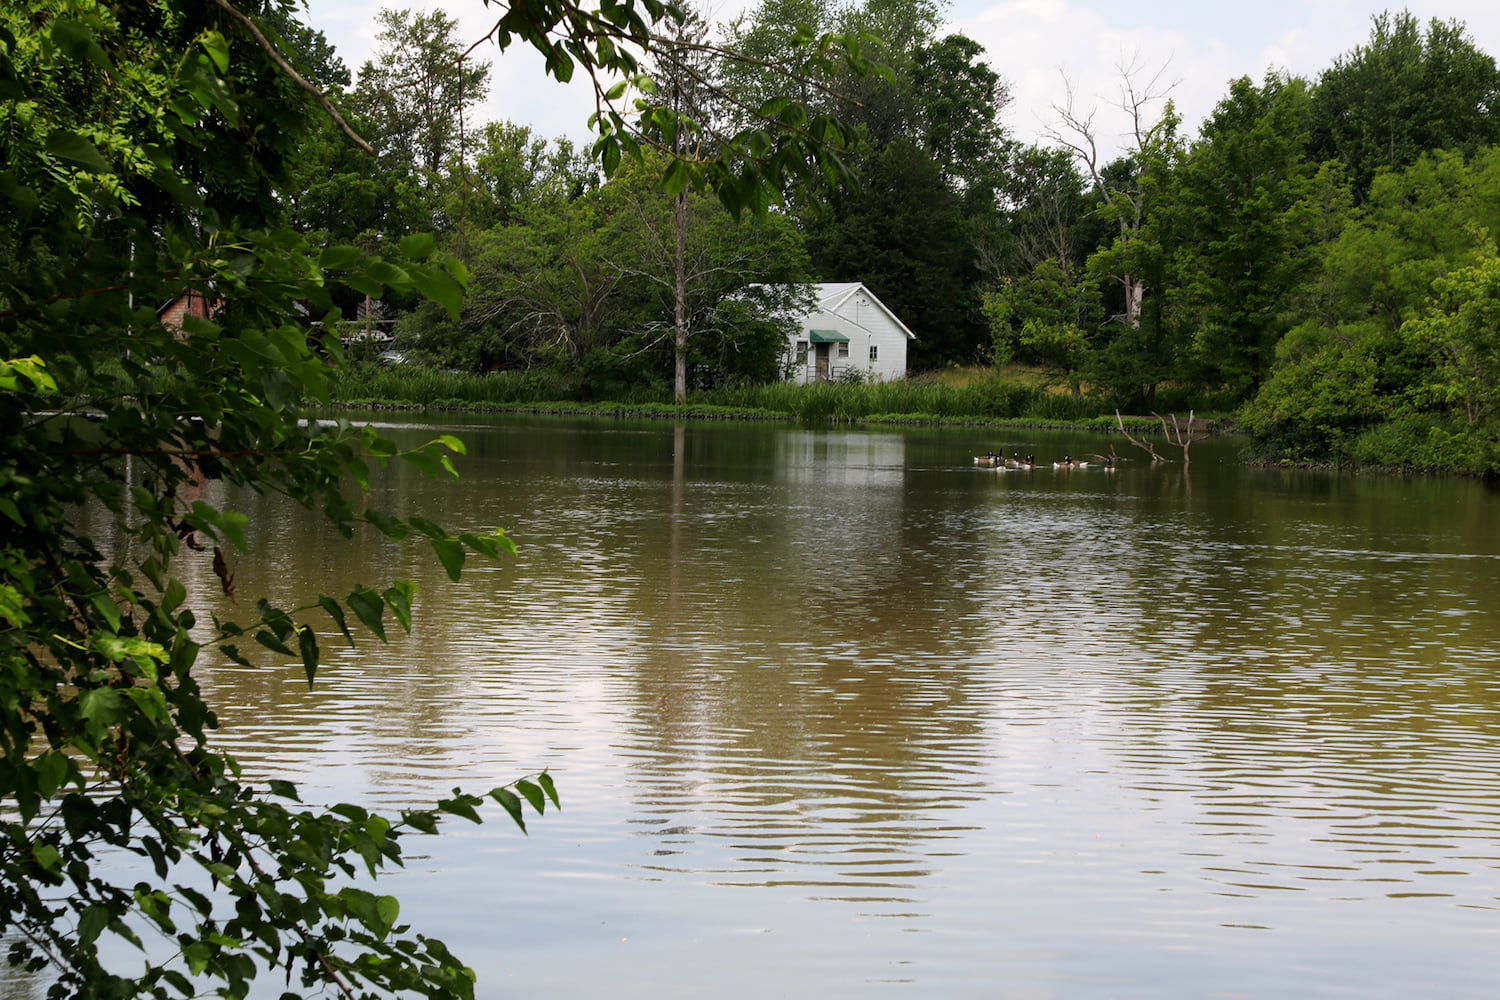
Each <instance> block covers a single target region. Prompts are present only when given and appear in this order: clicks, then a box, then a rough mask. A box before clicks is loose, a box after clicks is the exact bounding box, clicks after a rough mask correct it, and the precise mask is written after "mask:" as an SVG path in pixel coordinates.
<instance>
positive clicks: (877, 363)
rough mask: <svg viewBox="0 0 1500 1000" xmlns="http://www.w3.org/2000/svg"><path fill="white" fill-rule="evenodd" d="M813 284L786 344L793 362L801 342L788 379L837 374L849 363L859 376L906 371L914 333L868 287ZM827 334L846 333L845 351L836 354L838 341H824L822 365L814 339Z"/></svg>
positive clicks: (903, 374)
mask: <svg viewBox="0 0 1500 1000" xmlns="http://www.w3.org/2000/svg"><path fill="white" fill-rule="evenodd" d="M813 290H814V294H815V295H816V297H817V304H816V306H815V307H814V309H813V311H812V312H811V313H810V314H809V315H808V316H807V317H806V318H805V319H804V320H803V321H802V323H801V329H800V331H799V332H798V334H797V335H796V336H795V337H794V338H792V339H791V341H790V343H789V344H788V350H789V352H790V356H791V358H792V359H793V361H794V362H796V360H797V358H798V354H799V352H800V351H801V346H802V345H804V344H805V345H806V346H807V356H806V360H805V361H804V362H802V363H799V364H796V365H795V367H794V370H793V373H792V379H793V381H796V382H813V381H816V380H818V379H819V378H820V377H822V378H828V379H838V378H840V377H843V376H844V375H845V373H847V372H848V371H849V370H851V369H859V370H860V371H862V372H863V373H864V377H865V378H867V379H872V380H881V381H891V380H895V379H902V378H905V377H906V347H907V343H908V342H909V341H911V340H914V339H916V338H915V337H914V336H913V334H912V332H911V331H910V330H909V329H907V327H906V325H905V324H903V323H902V322H901V321H900V320H899V319H897V318H896V316H895V315H893V314H892V313H891V311H890V310H889V309H887V308H886V307H885V305H884V304H883V303H882V302H881V301H880V300H879V299H877V298H876V297H875V296H874V294H873V293H872V292H870V290H869V289H867V288H865V287H864V285H862V284H859V283H858V282H841V283H830V284H822V285H814V286H813ZM828 334H832V335H835V336H839V337H847V338H848V353H847V355H841V353H840V347H841V346H842V344H841V343H839V342H835V343H828V344H827V346H826V359H827V365H826V367H820V365H819V354H820V352H821V351H822V350H823V349H821V348H820V346H819V345H818V344H817V343H816V341H817V339H818V338H819V337H820V336H827V335H828ZM871 347H874V348H875V357H874V358H873V359H872V358H871V357H870V348H871Z"/></svg>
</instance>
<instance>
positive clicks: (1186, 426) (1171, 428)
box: [1115, 410, 1202, 472]
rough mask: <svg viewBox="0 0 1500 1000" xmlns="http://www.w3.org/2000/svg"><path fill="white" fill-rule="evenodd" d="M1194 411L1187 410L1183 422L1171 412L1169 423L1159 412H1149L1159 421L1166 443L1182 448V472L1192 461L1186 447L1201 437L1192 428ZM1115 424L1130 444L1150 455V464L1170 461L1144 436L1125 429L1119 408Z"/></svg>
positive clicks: (1200, 434) (1188, 447) (1116, 412)
mask: <svg viewBox="0 0 1500 1000" xmlns="http://www.w3.org/2000/svg"><path fill="white" fill-rule="evenodd" d="M1195 412H1196V411H1193V410H1189V411H1188V415H1187V421H1186V422H1185V423H1184V422H1183V421H1182V420H1180V419H1179V418H1178V416H1177V414H1175V413H1174V414H1172V423H1171V424H1170V425H1169V424H1168V423H1167V418H1166V417H1164V416H1162V415H1161V414H1160V413H1153V414H1151V415H1152V416H1153V417H1155V418H1156V419H1157V420H1159V421H1161V432H1162V436H1163V437H1165V438H1166V439H1167V444H1169V445H1171V446H1172V447H1174V448H1181V449H1182V469H1183V471H1184V472H1186V471H1187V469H1188V465H1189V464H1190V462H1191V461H1192V457H1191V455H1190V453H1189V451H1188V449H1190V448H1192V446H1193V442H1194V441H1196V440H1198V438H1200V437H1202V433H1201V432H1200V431H1195V430H1194V429H1193V422H1194V420H1195V419H1196V418H1195V416H1194V414H1195ZM1115 425H1116V426H1118V427H1119V428H1120V433H1121V434H1124V435H1125V440H1127V441H1129V442H1130V443H1131V444H1133V445H1135V446H1136V447H1137V448H1139V449H1141V450H1142V451H1144V452H1145V453H1146V454H1148V455H1150V456H1151V464H1152V465H1155V464H1156V463H1157V462H1166V461H1170V460H1169V459H1166V458H1163V457H1162V456H1161V455H1160V454H1158V453H1157V451H1156V447H1155V446H1154V445H1152V444H1151V442H1150V441H1147V440H1145V439H1144V438H1137V437H1135V436H1133V435H1132V434H1131V433H1130V431H1128V430H1126V429H1125V418H1124V417H1122V416H1120V411H1119V410H1116V411H1115Z"/></svg>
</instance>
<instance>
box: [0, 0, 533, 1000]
mask: <svg viewBox="0 0 1500 1000" xmlns="http://www.w3.org/2000/svg"><path fill="white" fill-rule="evenodd" d="M34 6H35V7H36V9H34V10H31V11H29V12H27V13H26V14H25V15H24V16H23V15H22V13H21V12H20V11H19V9H13V8H5V10H4V11H3V12H0V164H3V167H0V206H3V207H0V453H3V454H4V456H5V461H4V464H3V465H0V933H4V934H5V936H6V938H7V942H8V944H9V956H8V957H9V959H10V961H11V962H12V963H13V964H17V965H20V966H22V967H24V968H27V969H30V970H33V971H36V972H41V971H43V970H45V974H46V977H47V979H48V981H49V982H50V986H49V987H48V990H49V995H52V996H56V997H62V996H95V997H127V996H154V997H169V996H197V995H201V994H203V993H204V992H205V991H214V992H217V993H218V994H219V995H223V996H232V997H233V996H244V995H246V994H247V993H248V991H249V989H250V983H251V981H252V980H253V979H255V978H256V977H257V976H258V975H261V974H264V973H266V972H267V971H269V970H275V971H276V973H277V975H278V976H280V977H283V978H284V979H285V981H286V984H287V988H288V990H289V993H288V994H287V995H291V993H290V991H291V990H293V989H294V987H293V986H292V980H293V979H294V978H295V979H296V980H297V983H298V984H299V985H298V987H297V988H296V989H297V991H298V992H299V993H301V992H305V991H306V990H308V989H331V990H333V991H334V992H336V993H338V994H340V995H343V996H348V997H353V996H372V995H384V994H391V993H400V994H409V995H421V996H430V997H454V996H458V997H465V996H473V994H474V985H473V976H472V973H471V972H470V971H469V970H468V969H467V968H466V967H465V966H464V965H463V964H462V962H460V961H459V960H458V959H457V958H456V957H455V956H454V955H452V954H451V953H450V952H449V951H448V950H447V949H446V947H444V946H443V944H442V943H441V942H439V941H435V940H432V939H429V938H426V937H423V936H422V935H419V934H418V935H412V934H410V933H409V931H408V929H407V928H405V927H404V926H402V925H400V924H399V923H398V919H399V907H398V905H397V904H396V902H395V900H394V899H393V898H391V897H389V896H382V895H377V894H375V893H373V892H371V891H369V890H368V889H367V888H365V887H364V885H363V883H364V880H365V879H367V878H369V877H371V876H374V875H375V874H376V873H378V872H379V871H380V870H381V869H383V868H386V867H388V866H390V865H399V864H400V863H401V860H402V841H403V838H404V837H407V836H410V835H413V834H429V833H433V832H435V831H436V830H437V829H438V828H439V824H440V821H441V819H442V818H443V817H461V818H465V819H469V820H477V819H478V818H479V813H478V812H477V806H478V804H479V802H481V801H493V802H495V803H496V804H498V805H499V806H500V807H501V808H502V809H503V810H504V811H505V813H506V814H507V815H508V816H510V817H511V818H512V819H514V821H515V822H516V823H517V824H518V825H520V826H521V827H522V828H523V829H524V822H523V816H522V806H523V804H524V805H529V806H530V808H531V809H533V810H535V811H538V812H540V811H541V810H543V809H544V808H545V807H546V805H547V804H548V803H549V802H550V803H551V804H552V805H553V806H556V805H557V802H558V799H557V792H556V789H555V787H554V786H553V784H552V781H551V778H550V777H549V776H548V775H546V774H545V773H544V774H541V775H539V776H535V777H533V778H529V779H522V780H519V781H516V782H514V783H512V784H510V785H508V786H502V787H500V788H496V789H492V790H491V791H490V792H488V793H487V794H486V796H484V797H476V796H471V795H465V794H463V793H458V792H455V793H454V795H453V796H452V797H451V798H448V799H445V800H443V801H441V802H439V803H438V804H437V805H436V806H435V807H434V808H432V809H428V810H409V811H407V812H405V813H404V814H403V815H402V816H401V817H400V818H399V819H398V820H396V821H391V820H389V819H386V818H384V817H381V816H378V815H375V814H373V813H370V812H369V811H367V810H365V809H364V808H362V807H360V806H356V805H334V806H332V807H327V808H321V807H319V808H311V807H302V806H300V805H299V804H298V803H297V793H296V789H295V788H294V787H293V786H292V785H290V784H288V783H286V782H281V781H271V782H270V783H269V784H268V785H264V786H262V785H257V784H255V783H253V782H251V781H250V780H247V779H246V777H245V776H244V775H243V774H242V772H241V768H240V765H239V763H238V762H237V761H236V760H235V759H234V758H233V757H232V756H231V755H229V754H226V753H224V752H223V751H221V750H217V749H215V748H214V746H213V745H212V742H211V738H210V737H211V734H212V732H213V730H214V728H215V726H216V724H217V720H216V717H215V714H214V711H213V709H212V706H211V705H210V704H209V703H208V702H207V701H205V699H204V697H203V695H202V693H201V691H200V689H199V687H198V683H197V681H196V679H195V676H194V669H195V666H196V665H197V664H198V662H199V660H200V655H201V654H202V653H203V652H204V650H205V648H206V647H207V648H211V649H213V650H214V651H215V654H216V655H217V656H219V657H223V658H226V659H228V660H233V661H237V662H240V663H245V664H249V663H251V662H252V656H253V657H256V658H260V659H269V660H270V661H271V663H272V664H276V665H278V666H279V664H282V663H285V662H286V661H287V660H292V661H293V662H300V664H301V666H302V669H303V671H304V672H305V674H306V676H307V678H308V681H309V683H311V682H312V681H313V679H314V677H315V675H316V672H317V669H318V665H319V662H320V657H321V654H322V650H321V641H322V640H321V639H320V636H322V635H329V634H331V635H334V636H336V637H340V638H342V639H343V640H344V641H346V642H348V643H351V644H352V643H353V642H354V641H355V635H356V632H357V631H358V632H361V633H365V634H368V635H373V636H374V637H375V638H377V639H380V640H384V639H385V638H386V635H387V626H386V622H387V620H388V618H394V619H395V621H396V622H397V624H398V625H399V626H400V628H402V629H403V630H409V629H410V627H411V613H412V604H413V601H414V598H415V591H414V588H413V587H412V585H411V584H410V583H409V582H405V581H396V582H394V583H391V584H389V585H385V586H382V587H378V588H376V587H369V586H366V585H364V584H360V585H358V586H356V587H355V588H354V589H353V590H352V591H350V592H349V593H348V594H347V595H346V596H345V597H342V598H335V597H330V596H327V595H323V596H320V597H318V598H317V599H316V600H315V601H311V602H309V603H308V604H307V606H306V607H303V608H298V609H294V610H285V609H281V608H277V607H275V606H273V605H271V604H270V603H269V602H267V601H265V600H258V601H251V603H252V605H253V607H254V608H255V613H254V617H253V619H252V620H250V621H249V622H247V623H245V624H237V623H235V622H230V621H218V620H215V621H213V623H212V627H211V628H206V627H205V621H204V619H205V617H206V616H205V615H203V614H202V613H201V611H200V610H195V609H201V608H202V606H203V605H204V603H205V602H206V601H207V600H208V599H209V598H210V597H211V596H212V595H210V594H205V593H193V592H192V591H191V584H190V581H191V580H192V579H194V577H195V574H193V573H190V572H186V570H187V569H189V568H191V564H192V563H194V562H198V563H200V564H201V563H203V562H209V563H210V564H211V566H212V571H213V575H212V576H211V577H209V578H208V579H209V580H210V581H216V583H217V586H218V588H220V589H222V591H223V592H224V593H225V594H227V595H229V596H231V597H233V596H235V595H234V574H233V572H232V569H231V563H232V561H233V560H234V559H235V558H236V555H235V553H236V552H241V553H242V552H244V551H246V549H247V535H248V534H249V533H250V532H251V531H252V530H260V531H267V530H274V528H273V527H272V526H269V525H251V524H250V523H249V521H248V519H247V518H246V517H245V515H243V514H241V513H239V512H237V511H236V510H234V509H233V508H232V506H231V505H232V504H233V503H234V500H233V497H235V496H237V495H243V494H244V492H246V491H249V492H259V493H274V494H279V495H282V496H284V497H287V498H289V499H290V500H291V501H294V502H295V503H296V504H298V505H300V507H302V508H304V509H306V510H307V511H308V512H310V513H316V514H317V515H319V516H322V517H324V518H326V519H327V521H328V522H329V523H330V525H331V527H332V528H333V529H334V530H336V531H337V532H339V533H340V534H342V535H344V536H346V537H347V536H350V535H352V534H353V533H354V532H355V531H356V530H358V529H360V528H361V526H364V530H374V531H378V532H380V533H381V534H383V535H385V536H386V537H389V538H391V539H402V538H411V539H424V540H425V541H426V543H427V544H428V545H430V546H431V547H432V549H433V550H434V552H435V554H436V555H437V557H438V558H439V559H440V560H441V562H442V563H443V565H444V567H445V568H446V569H447V571H448V574H449V576H450V577H452V578H454V579H457V578H458V576H459V573H460V571H461V568H462V567H463V565H464V563H465V560H466V559H467V558H468V557H470V556H480V557H486V558H490V557H495V556H499V555H501V554H503V553H507V552H510V551H512V547H511V542H510V539H509V538H507V537H506V536H505V534H504V533H503V532H501V531H498V530H491V529H480V528H468V529H463V530H449V529H446V528H444V527H442V526H439V525H438V524H436V523H434V522H432V521H429V520H426V519H423V518H420V517H405V518H403V517H396V516H394V515H391V514H389V513H386V512H384V511H382V510H380V509H378V508H377V507H375V506H365V505H363V504H361V503H360V502H359V498H360V497H361V496H362V495H364V493H365V491H367V490H368V488H369V485H370V478H371V473H372V470H373V469H375V468H376V467H378V466H380V465H383V464H386V463H389V462H404V463H407V464H410V465H412V466H414V467H416V468H417V469H419V470H421V471H422V472H424V473H426V474H428V475H433V476H451V475H455V474H456V470H455V467H454V465H453V456H455V455H461V454H462V452H463V446H462V444H461V442H459V441H458V440H457V439H456V438H452V437H449V436H446V435H445V436H440V437H438V438H436V439H434V440H433V441H431V442H428V443H427V444H425V445H423V446H421V447H418V448H414V449H402V448H399V447H398V446H397V445H396V444H395V443H394V442H392V441H390V440H388V439H386V438H384V437H382V436H381V435H380V434H379V433H377V432H376V431H375V430H374V429H372V428H369V427H358V426H352V425H350V424H349V423H347V422H345V421H318V420H308V419H306V418H305V416H304V414H303V411H302V406H303V403H304V401H309V400H310V401H313V402H315V403H317V402H322V403H326V402H327V401H328V400H329V392H330V381H331V379H332V378H333V377H334V374H335V373H336V371H337V370H338V368H339V366H340V365H342V363H343V353H342V349H341V347H340V345H339V343H338V342H337V340H336V339H334V338H332V337H331V336H329V335H327V334H325V333H324V332H323V331H324V330H327V329H329V328H331V326H332V323H330V322H328V321H329V320H331V319H333V318H335V317H336V316H337V312H336V310H335V309H334V305H333V303H334V298H333V295H334V291H335V290H336V289H337V288H339V287H340V286H342V287H343V288H346V289H349V290H352V292H353V293H355V294H358V295H369V296H371V297H382V296H388V295H392V294H406V295H422V296H424V297H427V298H429V299H431V300H433V301H435V302H437V303H438V304H439V305H441V306H443V307H445V308H446V309H448V310H449V311H450V312H452V313H456V312H457V310H458V307H459V304H460V300H461V296H462V294H463V289H464V286H465V284H466V282H467V274H466V272H465V271H464V269H463V267H462V266H461V265H460V264H459V263H458V262H457V261H456V260H454V259H452V258H449V257H446V256H444V255H442V254H439V253H438V252H437V251H436V247H435V243H434V241H433V240H432V239H431V237H423V236H409V237H407V238H405V239H402V240H400V241H399V244H398V245H397V247H396V249H395V251H394V252H393V253H391V254H388V255H387V256H386V257H383V258H382V257H376V256H370V255H367V254H365V253H362V252H360V251H359V250H357V249H355V248H352V247H337V246H335V247H321V248H320V247H314V246H311V245H309V244H308V243H307V241H306V240H305V239H304V238H303V237H301V236H300V235H298V234H297V233H295V232H292V231H290V230H289V229H287V228H286V227H285V226H283V225H282V224H281V223H280V221H279V214H278V209H277V204H278V203H277V200H276V198H275V197H274V192H275V189H276V185H277V183H278V182H279V180H280V178H281V177H282V176H283V174H284V171H285V168H286V166H287V164H288V161H289V159H290V158H291V157H292V156H293V155H294V153H295V150H296V146H295V143H296V142H297V139H298V136H300V135H301V134H303V132H304V130H305V127H306V126H307V124H308V122H309V121H310V118H311V116H312V115H314V114H316V113H318V111H317V109H316V108H315V107H314V106H313V104H312V102H311V99H310V98H309V97H308V96H307V94H306V93H305V91H303V90H302V89H300V88H299V87H297V86H293V85H292V84H290V83H289V82H288V80H287V78H286V76H285V74H284V73H283V72H282V70H281V67H280V65H279V63H278V62H277V61H276V60H274V59H272V58H271V57H270V56H269V55H268V53H267V51H266V49H265V47H264V46H263V44H261V43H260V42H258V41H257V40H256V39H255V38H253V37H251V36H250V35H249V34H248V33H247V30H246V24H245V20H244V18H243V17H240V16H237V15H234V12H226V11H225V10H224V9H223V8H224V5H223V4H219V5H204V4H200V3H194V2H190V0H170V2H167V3H153V4H149V5H148V4H139V5H134V4H130V3H127V4H124V5H111V6H106V5H103V4H99V3H95V2H92V0H44V2H43V3H41V4H39V5H34ZM137 7H140V8H141V9H139V10H137V9H136V8H137ZM146 7H150V8H151V11H150V13H151V16H149V17H147V16H145V15H146V11H145V8H146ZM178 299H181V300H185V301H187V302H189V303H194V304H196V305H195V307H194V308H191V309H189V310H188V314H187V315H186V316H185V317H184V318H183V319H182V321H181V322H180V323H179V324H172V325H168V324H165V323H164V322H162V320H161V318H160V316H159V315H158V313H157V310H156V308H155V307H156V306H157V305H159V304H161V303H166V302H171V301H173V300H178ZM351 487H352V488H351ZM230 488H232V489H230ZM235 491H239V492H235ZM247 637H248V639H249V640H250V642H249V643H248V644H245V643H244V640H245V639H246V638H247ZM265 668H266V669H269V668H273V667H271V666H270V665H268V666H267V667H265ZM132 857H134V858H137V859H140V860H139V861H136V862H134V863H132V864H127V863H125V862H126V861H128V860H129V859H130V858H132ZM141 864H145V865H146V866H147V868H148V871H149V874H148V875H147V876H146V877H145V878H142V876H141V874H140V871H139V869H140V866H141ZM110 938H114V939H117V940H119V941H123V942H126V943H128V944H131V945H134V946H137V947H138V948H139V949H140V959H139V961H137V962H135V963H131V965H130V967H129V968H121V967H117V966H116V967H111V966H112V965H114V963H118V962H119V958H118V955H119V949H118V948H106V947H105V942H106V940H108V939H110ZM107 955H114V956H115V958H113V959H110V960H107V959H106V958H105V957H104V956H107Z"/></svg>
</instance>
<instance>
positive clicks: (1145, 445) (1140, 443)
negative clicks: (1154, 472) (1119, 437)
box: [1115, 410, 1166, 465]
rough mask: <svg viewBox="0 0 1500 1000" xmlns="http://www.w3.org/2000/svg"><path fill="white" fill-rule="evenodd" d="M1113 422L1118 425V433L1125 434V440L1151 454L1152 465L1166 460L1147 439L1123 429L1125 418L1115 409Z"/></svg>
mask: <svg viewBox="0 0 1500 1000" xmlns="http://www.w3.org/2000/svg"><path fill="white" fill-rule="evenodd" d="M1115 423H1116V424H1117V425H1118V426H1119V428H1120V433H1121V434H1124V435H1125V440H1127V441H1129V442H1130V443H1131V444H1133V445H1135V446H1136V447H1137V448H1139V449H1141V451H1144V452H1145V453H1146V454H1148V455H1150V456H1151V464H1152V465H1155V464H1156V463H1157V462H1165V461H1166V459H1165V458H1162V457H1161V456H1160V455H1158V454H1157V453H1156V449H1155V448H1154V447H1152V445H1151V442H1150V441H1147V440H1145V439H1143V438H1137V437H1134V436H1132V435H1131V433H1130V432H1129V431H1128V430H1126V429H1125V418H1124V417H1122V416H1120V411H1119V410H1116V411H1115Z"/></svg>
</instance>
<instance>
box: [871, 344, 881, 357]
mask: <svg viewBox="0 0 1500 1000" xmlns="http://www.w3.org/2000/svg"><path fill="white" fill-rule="evenodd" d="M870 360H871V361H879V360H880V345H879V344H871V345H870Z"/></svg>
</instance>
